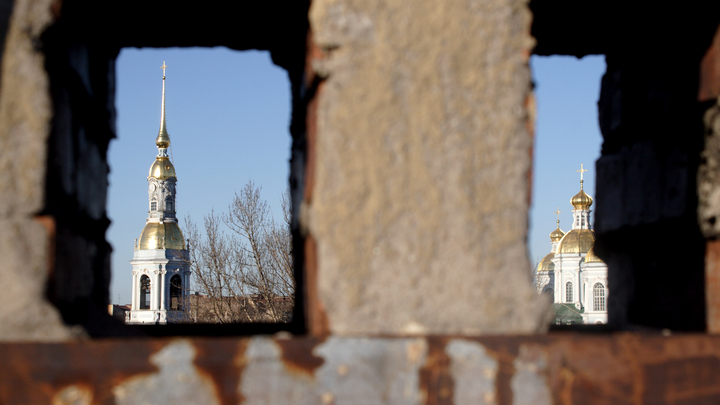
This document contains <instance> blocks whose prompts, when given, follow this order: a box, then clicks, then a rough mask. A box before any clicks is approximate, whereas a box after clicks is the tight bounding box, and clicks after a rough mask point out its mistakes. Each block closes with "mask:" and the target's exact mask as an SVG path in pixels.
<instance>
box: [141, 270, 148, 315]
mask: <svg viewBox="0 0 720 405" xmlns="http://www.w3.org/2000/svg"><path fill="white" fill-rule="evenodd" d="M140 309H150V277H148V276H146V275H143V276H142V277H140Z"/></svg>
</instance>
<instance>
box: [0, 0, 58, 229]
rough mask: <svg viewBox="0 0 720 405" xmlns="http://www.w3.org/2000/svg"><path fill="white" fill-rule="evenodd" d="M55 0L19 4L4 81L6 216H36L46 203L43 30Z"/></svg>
mask: <svg viewBox="0 0 720 405" xmlns="http://www.w3.org/2000/svg"><path fill="white" fill-rule="evenodd" d="M52 3H53V2H52V1H50V0H41V1H29V0H19V1H16V2H15V5H14V9H13V15H12V17H11V19H10V26H9V29H8V33H7V38H6V44H5V51H4V53H3V57H2V79H1V80H0V215H2V216H5V217H6V216H8V215H15V214H34V213H37V212H38V211H40V209H41V208H42V204H43V202H44V197H45V196H44V188H45V167H46V154H47V138H48V136H49V135H50V119H51V118H52V106H51V100H50V87H49V86H50V85H49V79H48V75H47V73H46V72H45V67H44V63H45V60H44V59H45V58H44V55H43V53H42V50H41V49H40V46H39V45H40V42H39V40H40V34H42V32H43V30H44V29H45V28H47V26H48V25H49V24H50V23H51V22H52V16H51V4H52Z"/></svg>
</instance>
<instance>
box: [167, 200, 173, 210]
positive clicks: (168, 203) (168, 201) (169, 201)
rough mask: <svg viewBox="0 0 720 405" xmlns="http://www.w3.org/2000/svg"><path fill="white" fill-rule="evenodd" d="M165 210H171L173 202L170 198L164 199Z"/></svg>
mask: <svg viewBox="0 0 720 405" xmlns="http://www.w3.org/2000/svg"><path fill="white" fill-rule="evenodd" d="M165 211H166V212H173V202H172V199H170V198H168V199H167V200H165Z"/></svg>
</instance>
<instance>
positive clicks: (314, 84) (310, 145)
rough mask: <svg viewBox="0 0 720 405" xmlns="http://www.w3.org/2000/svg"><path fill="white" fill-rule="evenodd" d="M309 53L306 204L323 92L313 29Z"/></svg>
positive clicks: (311, 183) (309, 196)
mask: <svg viewBox="0 0 720 405" xmlns="http://www.w3.org/2000/svg"><path fill="white" fill-rule="evenodd" d="M307 48H308V54H307V56H306V62H305V75H306V77H305V81H306V82H305V87H306V88H307V89H308V94H309V95H310V97H311V98H310V99H309V100H304V101H305V102H306V103H307V107H306V111H305V114H306V115H305V154H306V155H305V190H304V193H303V200H304V201H305V203H306V204H310V203H312V191H313V187H314V185H315V160H316V148H315V147H316V139H317V115H318V114H317V110H318V103H319V100H320V97H321V94H322V88H323V83H324V82H323V80H322V79H321V78H320V77H318V76H317V75H316V74H315V71H314V70H313V67H312V63H313V61H315V60H317V59H323V58H324V54H323V52H322V50H321V49H320V48H319V47H318V46H317V45H316V44H315V42H314V40H313V33H312V30H309V31H308V38H307Z"/></svg>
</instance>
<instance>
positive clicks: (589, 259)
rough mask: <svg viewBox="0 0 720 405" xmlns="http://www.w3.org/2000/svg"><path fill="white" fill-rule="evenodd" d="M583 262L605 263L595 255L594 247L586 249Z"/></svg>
mask: <svg viewBox="0 0 720 405" xmlns="http://www.w3.org/2000/svg"><path fill="white" fill-rule="evenodd" d="M585 263H605V262H604V261H602V259H600V258H599V257H597V256H596V255H595V247H594V246H593V247H591V248H590V250H588V252H587V255H585Z"/></svg>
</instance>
